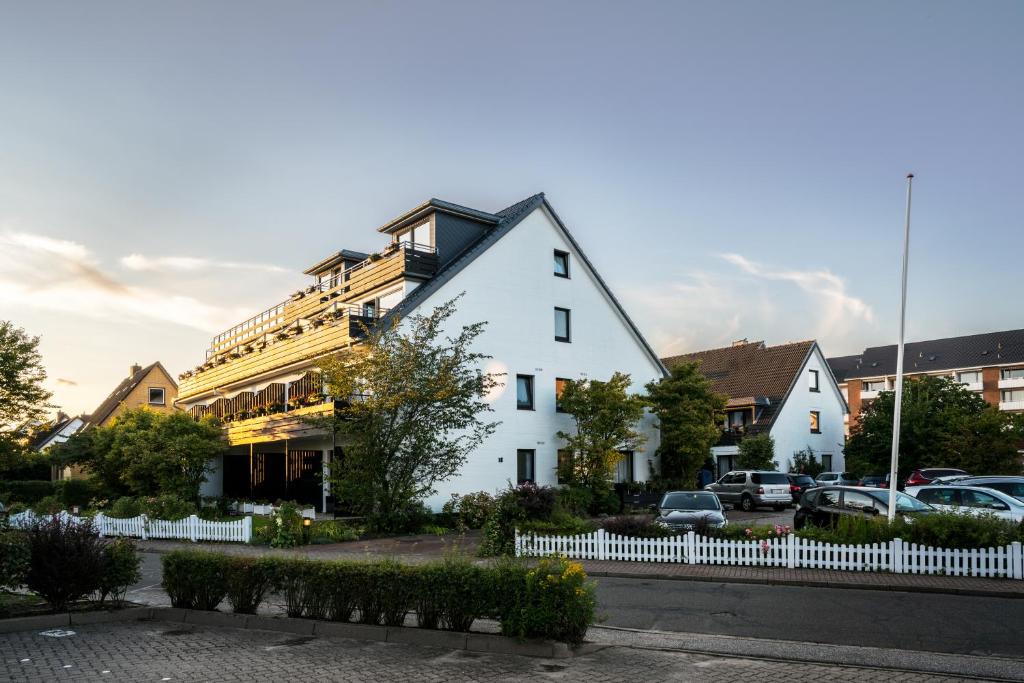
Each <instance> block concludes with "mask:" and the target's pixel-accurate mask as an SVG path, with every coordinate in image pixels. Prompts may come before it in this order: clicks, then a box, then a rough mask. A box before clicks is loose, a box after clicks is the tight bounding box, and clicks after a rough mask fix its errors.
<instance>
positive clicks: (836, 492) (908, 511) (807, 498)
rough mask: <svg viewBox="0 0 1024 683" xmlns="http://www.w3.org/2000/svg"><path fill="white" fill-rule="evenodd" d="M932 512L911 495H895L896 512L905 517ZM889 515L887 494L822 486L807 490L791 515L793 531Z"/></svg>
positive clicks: (897, 493) (852, 488)
mask: <svg viewBox="0 0 1024 683" xmlns="http://www.w3.org/2000/svg"><path fill="white" fill-rule="evenodd" d="M932 512H935V508H933V507H932V506H930V505H928V504H927V503H924V502H922V501H920V500H918V499H917V498H914V497H913V496H908V495H907V494H905V493H901V492H899V491H897V492H896V513H897V514H899V515H902V516H904V517H907V518H913V516H914V515H919V514H928V513H932ZM888 514H889V492H888V491H882V490H879V489H875V488H864V487H859V486H822V487H819V488H814V489H811V490H810V491H807V492H806V493H805V494H804V495H803V497H802V498H801V499H800V505H799V507H797V509H796V514H795V515H794V516H793V528H795V529H803V528H804V527H805V526H821V527H828V526H834V525H835V524H836V523H837V522H838V521H839V519H840V518H841V517H844V516H857V517H876V516H879V515H888Z"/></svg>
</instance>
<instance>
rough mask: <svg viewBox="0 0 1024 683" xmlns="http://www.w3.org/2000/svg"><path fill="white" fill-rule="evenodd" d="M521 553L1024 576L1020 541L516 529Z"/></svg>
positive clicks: (966, 574)
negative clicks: (985, 544)
mask: <svg viewBox="0 0 1024 683" xmlns="http://www.w3.org/2000/svg"><path fill="white" fill-rule="evenodd" d="M515 552H516V555H517V556H520V557H543V556H548V555H563V556H565V557H568V558H572V559H577V560H625V561H632V562H681V563H685V564H720V565H735V566H747V567H786V568H789V569H841V570H850V571H888V572H894V573H897V574H944V575H947V576H983V577H1006V578H1011V579H1024V552H1022V548H1021V544H1020V543H1018V542H1014V543H1011V544H1010V545H1007V546H1003V547H999V548H970V549H950V548H932V547H927V546H919V545H918V544H916V543H905V542H904V541H903V540H901V539H899V538H897V539H894V540H892V541H889V542H888V543H873V544H871V545H841V544H834V543H819V542H818V541H812V540H809V539H805V538H799V537H797V536H795V535H793V534H789V535H787V536H778V537H775V538H773V539H770V540H744V541H732V540H725V539H720V538H706V537H704V536H697V535H696V534H695V533H694V532H692V531H690V532H688V533H687V534H686V535H684V536H671V537H668V538H636V537H633V536H620V535H618V534H611V533H608V532H606V531H604V530H603V529H599V530H597V531H595V532H593V533H590V534H583V535H579V536H536V535H534V534H527V535H520V534H519V532H518V531H517V532H516V539H515Z"/></svg>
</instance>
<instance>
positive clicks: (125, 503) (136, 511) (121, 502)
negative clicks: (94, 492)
mask: <svg viewBox="0 0 1024 683" xmlns="http://www.w3.org/2000/svg"><path fill="white" fill-rule="evenodd" d="M104 514H106V515H107V516H108V517H117V518H118V519H130V518H132V517H138V516H139V515H141V514H142V502H141V501H140V500H139V499H138V498H132V497H130V496H122V497H121V498H118V499H117V500H115V501H114V504H113V505H111V506H110V509H109V510H108V511H107V512H106V513H104Z"/></svg>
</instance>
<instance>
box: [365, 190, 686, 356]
mask: <svg viewBox="0 0 1024 683" xmlns="http://www.w3.org/2000/svg"><path fill="white" fill-rule="evenodd" d="M438 206H442V207H445V208H450V207H455V208H457V209H459V210H464V211H469V212H472V213H473V214H477V216H480V217H490V218H493V219H495V220H496V225H495V227H493V228H492V229H490V230H488V231H487V232H485V233H484V234H483V235H481V236H480V238H479V239H478V240H477V241H476V242H474V243H472V244H470V245H469V246H468V247H466V249H465V250H463V252H462V253H461V254H459V255H458V256H456V257H455V258H454V259H452V260H451V261H449V262H448V263H447V265H445V266H444V267H442V268H441V269H440V270H439V271H438V272H437V273H436V274H435V275H434V277H432V278H431V279H429V280H427V281H426V282H424V283H423V284H422V285H420V286H419V287H417V288H416V289H414V290H413V291H412V292H410V293H409V295H408V296H406V297H405V298H404V299H403V300H402V301H401V303H399V304H398V305H397V306H395V307H394V308H392V309H391V311H390V312H388V313H387V315H385V316H384V318H383V319H382V320H383V324H384V325H387V324H389V323H390V322H391V321H392V320H395V319H400V318H403V317H405V316H407V315H409V314H411V313H412V312H413V311H414V310H415V309H416V308H417V307H418V306H419V305H420V304H421V303H423V302H424V301H426V300H427V299H428V298H429V297H430V296H431V295H432V294H434V293H435V292H437V290H439V289H440V288H441V287H443V286H444V285H445V284H446V283H448V282H449V281H450V280H451V279H452V278H454V277H455V276H456V275H458V274H459V273H460V272H461V271H462V270H463V269H464V268H465V267H466V266H468V265H469V264H470V263H472V262H473V261H474V260H476V258H477V257H478V256H480V254H482V253H484V252H485V251H487V250H488V249H489V248H490V247H492V246H493V245H494V244H496V243H497V242H498V240H500V239H501V238H502V237H504V236H505V235H507V234H508V233H509V232H510V231H511V230H512V229H513V228H514V227H516V226H517V225H519V223H521V222H522V220H523V219H524V218H526V217H527V216H528V215H530V214H531V213H533V211H535V210H536V209H538V208H541V207H544V208H545V209H546V210H547V211H548V213H549V214H550V215H551V217H552V219H553V220H554V222H555V224H556V225H557V226H558V227H559V229H561V231H562V233H563V234H564V235H565V237H566V239H567V240H568V241H569V243H570V244H571V245H572V247H573V249H575V250H576V252H577V253H578V254H579V256H580V259H581V260H582V261H583V263H584V265H586V267H587V268H588V269H589V270H590V272H591V273H592V274H593V276H594V279H595V280H597V283H598V285H599V286H600V287H601V289H602V291H603V292H604V294H605V295H606V296H607V297H608V299H609V301H611V303H612V306H613V307H614V308H615V309H616V310H617V311H618V313H619V315H621V316H622V319H623V320H624V321H625V322H626V325H628V326H629V329H630V330H631V331H632V332H633V334H634V335H636V338H637V339H638V340H639V341H640V345H641V346H642V347H643V348H644V350H645V351H646V352H647V354H648V355H649V356H650V358H651V360H653V361H654V363H655V365H656V366H658V367H659V368H660V369H661V371H662V373H664V374H667V372H666V370H665V368H664V366H663V365H662V364H661V360H660V359H659V358H658V354H657V353H655V352H654V349H652V348H651V345H650V344H648V343H647V340H646V339H644V336H643V334H641V333H640V330H639V328H637V326H636V324H634V323H633V321H632V319H630V317H629V315H627V314H626V311H625V309H624V308H623V307H622V304H620V303H619V300H618V299H616V298H615V295H614V294H612V292H611V289H609V288H608V285H607V284H606V283H605V281H604V280H603V279H602V278H601V276H600V274H599V273H598V272H597V269H596V268H594V265H593V264H592V263H591V262H590V260H589V259H588V258H587V256H586V254H584V253H583V250H582V249H581V248H580V245H579V243H578V242H577V241H576V239H575V238H574V237H573V236H572V233H570V232H569V229H568V228H566V227H565V224H564V223H563V222H562V220H561V219H560V218H559V217H558V214H556V213H555V210H554V209H553V208H552V207H551V204H550V203H549V202H548V201H547V199H545V197H544V193H543V192H540V193H538V194H535V195H533V196H531V197H527V198H526V199H523V200H522V201H518V202H516V203H515V204H512V205H511V206H509V207H506V208H504V209H502V210H501V211H498V212H497V213H495V214H487V213H485V212H482V211H477V210H476V209H467V208H466V207H462V206H459V205H458V204H451V203H450V202H443V201H441V200H439V199H431V200H430V201H429V202H427V203H425V204H422V205H421V206H419V207H417V208H416V209H413V210H412V211H410V212H408V213H407V214H404V216H406V217H407V216H410V215H413V214H415V213H416V212H422V211H427V212H429V210H430V207H438ZM467 215H468V214H467ZM480 219H481V218H478V220H480ZM402 220H405V219H403V218H402V217H400V218H398V219H395V221H392V222H391V223H389V224H388V225H385V226H384V227H383V228H380V231H381V232H387V231H390V230H391V229H392V226H393V225H395V224H396V223H398V222H399V221H402ZM408 222H411V219H409V220H406V222H405V223H403V224H408Z"/></svg>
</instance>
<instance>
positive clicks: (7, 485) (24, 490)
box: [0, 479, 56, 505]
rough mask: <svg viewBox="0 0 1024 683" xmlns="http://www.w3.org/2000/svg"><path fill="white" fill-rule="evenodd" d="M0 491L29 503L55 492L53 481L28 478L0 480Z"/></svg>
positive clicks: (14, 498) (12, 498) (19, 500)
mask: <svg viewBox="0 0 1024 683" xmlns="http://www.w3.org/2000/svg"><path fill="white" fill-rule="evenodd" d="M0 491H2V492H4V493H9V494H10V497H11V498H10V499H11V500H16V501H18V502H21V503H25V504H26V505H31V504H32V503H35V502H36V501H38V500H41V499H43V498H46V497H47V496H52V495H54V494H55V493H56V488H55V486H54V482H52V481H41V480H35V479H28V480H25V481H16V480H7V481H0Z"/></svg>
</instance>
